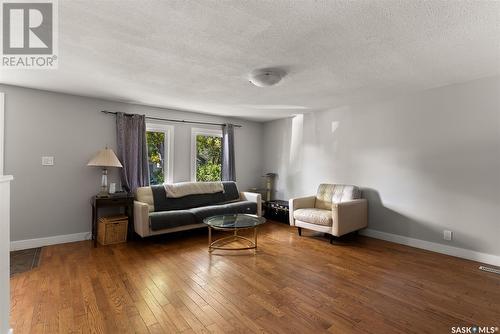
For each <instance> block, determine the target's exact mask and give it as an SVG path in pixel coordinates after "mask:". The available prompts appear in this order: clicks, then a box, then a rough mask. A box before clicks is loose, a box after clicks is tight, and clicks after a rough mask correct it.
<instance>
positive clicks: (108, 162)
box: [87, 147, 123, 168]
mask: <svg viewBox="0 0 500 334" xmlns="http://www.w3.org/2000/svg"><path fill="white" fill-rule="evenodd" d="M87 166H97V167H120V168H121V167H123V166H122V164H121V163H120V160H118V158H117V157H116V155H115V152H113V150H112V149H110V148H107V147H106V148H105V149H102V150H100V151H99V152H97V154H96V155H95V156H94V157H93V158H92V159H90V161H89V162H88V164H87Z"/></svg>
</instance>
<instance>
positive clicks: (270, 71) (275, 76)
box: [248, 68, 286, 87]
mask: <svg viewBox="0 0 500 334" xmlns="http://www.w3.org/2000/svg"><path fill="white" fill-rule="evenodd" d="M285 74H286V72H285V71H284V70H282V69H278V68H263V69H258V70H254V71H252V73H250V76H249V78H248V80H249V81H250V82H251V83H253V84H254V85H255V86H257V87H269V86H274V85H276V84H277V83H278V82H280V81H281V79H283V77H284V76H285Z"/></svg>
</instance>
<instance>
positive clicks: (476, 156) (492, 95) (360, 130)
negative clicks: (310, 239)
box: [264, 77, 500, 255]
mask: <svg viewBox="0 0 500 334" xmlns="http://www.w3.org/2000/svg"><path fill="white" fill-rule="evenodd" d="M264 140H265V142H266V143H267V145H265V149H264V172H266V173H267V172H276V173H278V174H279V178H278V181H277V189H278V192H277V194H276V197H277V198H280V199H289V198H291V197H295V196H301V195H309V194H314V193H315V191H316V188H317V186H318V184H319V183H322V182H326V183H329V182H331V183H346V184H355V185H358V186H360V187H362V188H364V194H365V196H366V197H367V198H368V200H369V227H370V228H371V229H375V230H379V231H383V232H387V233H392V234H398V235H402V236H407V237H412V238H416V239H421V240H426V241H431V242H436V243H443V244H447V245H450V246H455V247H460V248H465V249H470V250H474V251H479V252H484V253H489V254H495V255H500V243H499V236H500V223H499V219H500V77H490V78H485V79H480V80H476V81H471V82H467V83H463V84H458V85H451V86H445V87H441V88H436V89H431V90H427V91H424V92H421V93H418V94H413V95H408V96H403V97H398V98H394V99H390V100H386V101H380V102H370V103H363V104H359V105H347V106H344V107H342V108H336V109H332V110H327V111H323V112H317V113H311V114H305V115H298V116H296V117H294V118H293V119H284V120H277V121H272V122H269V123H266V124H265V128H264ZM271 143H272V144H271ZM445 229H446V230H451V231H453V233H454V240H452V241H445V240H443V230H445Z"/></svg>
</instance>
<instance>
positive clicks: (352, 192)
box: [315, 183, 361, 210]
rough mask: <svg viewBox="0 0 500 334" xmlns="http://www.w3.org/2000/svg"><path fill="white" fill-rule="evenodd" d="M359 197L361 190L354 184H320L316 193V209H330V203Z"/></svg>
mask: <svg viewBox="0 0 500 334" xmlns="http://www.w3.org/2000/svg"><path fill="white" fill-rule="evenodd" d="M358 198H361V191H360V190H359V188H358V187H356V186H351V185H346V184H325V183H324V184H320V185H319V187H318V192H317V194H316V204H315V207H316V208H317V209H323V210H331V209H332V203H342V202H345V201H351V200H354V199H358Z"/></svg>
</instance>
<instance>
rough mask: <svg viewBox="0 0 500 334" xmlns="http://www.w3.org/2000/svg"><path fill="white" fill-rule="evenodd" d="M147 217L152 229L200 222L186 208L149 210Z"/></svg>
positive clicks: (156, 229)
mask: <svg viewBox="0 0 500 334" xmlns="http://www.w3.org/2000/svg"><path fill="white" fill-rule="evenodd" d="M149 218H150V225H151V230H152V231H158V230H163V229H166V228H172V227H179V226H184V225H191V224H198V223H200V221H199V220H198V219H197V218H196V216H195V215H194V214H193V213H192V212H189V211H187V210H173V211H163V212H151V213H150V214H149Z"/></svg>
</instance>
